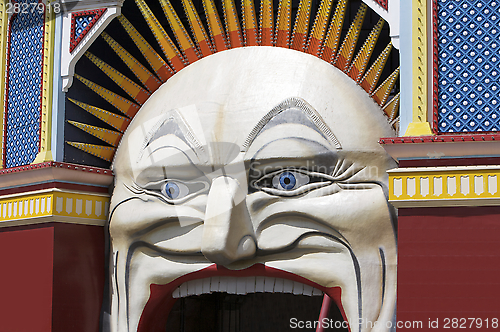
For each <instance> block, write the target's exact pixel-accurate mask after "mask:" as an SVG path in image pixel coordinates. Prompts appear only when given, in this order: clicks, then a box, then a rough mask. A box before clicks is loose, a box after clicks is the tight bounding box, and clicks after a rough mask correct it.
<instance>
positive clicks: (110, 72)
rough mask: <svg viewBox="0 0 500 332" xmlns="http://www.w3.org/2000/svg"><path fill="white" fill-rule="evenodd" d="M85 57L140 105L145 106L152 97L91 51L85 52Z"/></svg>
mask: <svg viewBox="0 0 500 332" xmlns="http://www.w3.org/2000/svg"><path fill="white" fill-rule="evenodd" d="M85 56H86V57H87V58H88V59H89V60H90V61H92V62H93V63H94V64H95V65H96V66H97V68H99V69H100V70H101V71H102V72H103V73H105V74H106V75H107V76H108V77H109V78H111V79H112V80H113V82H115V83H116V84H117V85H118V86H119V87H120V88H122V89H123V91H125V92H126V93H128V95H129V96H130V97H132V98H133V99H134V100H135V101H136V102H137V103H139V104H140V105H142V104H144V103H145V102H146V100H148V98H149V96H151V94H150V93H149V92H147V91H146V90H144V89H143V88H141V87H140V86H139V85H138V84H136V83H134V82H133V81H132V80H130V79H129V78H128V77H126V76H125V75H123V74H122V73H120V72H119V71H117V70H116V69H115V68H113V67H111V66H110V65H108V64H107V63H106V62H104V61H102V60H101V59H99V58H98V57H96V56H95V55H93V54H92V53H90V52H89V51H87V52H85Z"/></svg>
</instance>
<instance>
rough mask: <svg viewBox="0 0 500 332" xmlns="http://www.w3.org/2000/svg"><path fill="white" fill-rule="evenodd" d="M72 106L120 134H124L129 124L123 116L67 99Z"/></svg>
mask: <svg viewBox="0 0 500 332" xmlns="http://www.w3.org/2000/svg"><path fill="white" fill-rule="evenodd" d="M68 100H69V101H71V102H72V103H73V104H75V105H78V106H80V107H81V108H82V109H84V110H85V111H87V112H89V113H90V114H92V115H93V116H95V117H96V118H98V119H99V120H101V121H103V122H106V123H107V124H109V125H110V126H111V127H113V128H115V129H116V130H118V131H120V132H122V133H123V132H124V131H125V129H127V127H128V125H129V124H130V120H129V119H128V118H126V117H124V116H121V115H118V114H115V113H112V112H109V111H106V110H103V109H102V108H99V107H95V106H91V105H89V104H85V103H82V102H81V101H78V100H74V99H71V98H68Z"/></svg>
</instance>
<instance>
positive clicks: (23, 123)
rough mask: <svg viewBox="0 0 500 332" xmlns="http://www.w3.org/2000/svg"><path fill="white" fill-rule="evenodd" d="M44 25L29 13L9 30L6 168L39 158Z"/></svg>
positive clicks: (40, 16) (34, 15) (38, 15)
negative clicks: (37, 156)
mask: <svg viewBox="0 0 500 332" xmlns="http://www.w3.org/2000/svg"><path fill="white" fill-rule="evenodd" d="M19 2H20V3H24V2H28V0H23V1H19ZM43 24H44V15H43V13H42V14H39V13H38V11H34V13H31V11H28V13H24V14H23V13H20V14H18V15H16V16H15V17H14V19H13V21H12V24H11V26H10V44H9V60H8V61H9V67H8V96H7V113H6V114H7V116H6V118H7V119H6V129H7V133H6V142H5V166H6V167H16V166H20V165H26V164H29V163H31V162H33V160H34V159H35V157H36V155H37V154H38V149H39V140H40V137H39V135H40V108H41V99H40V96H41V92H40V91H41V87H42V59H43Z"/></svg>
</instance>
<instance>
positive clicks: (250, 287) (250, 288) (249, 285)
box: [245, 277, 255, 293]
mask: <svg viewBox="0 0 500 332" xmlns="http://www.w3.org/2000/svg"><path fill="white" fill-rule="evenodd" d="M245 289H246V292H247V293H255V277H246V278H245Z"/></svg>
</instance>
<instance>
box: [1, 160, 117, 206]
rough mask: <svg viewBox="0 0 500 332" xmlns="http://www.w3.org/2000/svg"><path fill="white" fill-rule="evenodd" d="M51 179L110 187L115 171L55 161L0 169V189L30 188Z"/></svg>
mask: <svg viewBox="0 0 500 332" xmlns="http://www.w3.org/2000/svg"><path fill="white" fill-rule="evenodd" d="M50 181H52V182H54V181H59V182H69V183H73V184H75V183H76V184H82V185H90V186H101V187H108V186H109V185H111V183H112V182H113V173H112V172H111V170H109V169H104V168H98V167H89V166H82V165H75V164H68V163H60V162H54V161H51V162H45V163H40V164H33V165H27V166H20V167H15V168H9V169H2V170H0V183H1V184H0V191H1V190H2V189H6V188H12V187H21V186H23V187H25V188H26V189H25V190H29V186H30V185H38V184H40V183H47V182H50ZM0 198H1V196H0Z"/></svg>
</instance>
